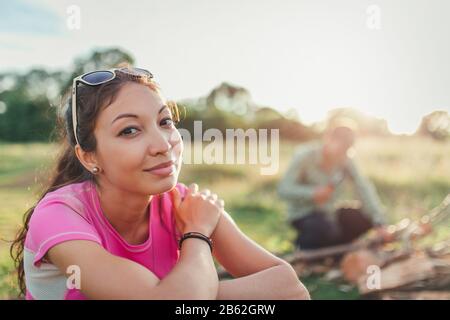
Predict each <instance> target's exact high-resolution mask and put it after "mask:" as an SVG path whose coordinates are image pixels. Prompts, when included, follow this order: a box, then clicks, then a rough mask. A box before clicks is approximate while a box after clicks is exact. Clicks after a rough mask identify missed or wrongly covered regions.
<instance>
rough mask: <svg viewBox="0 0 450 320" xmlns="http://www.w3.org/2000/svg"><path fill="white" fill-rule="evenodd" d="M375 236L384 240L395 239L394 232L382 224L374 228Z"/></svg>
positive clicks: (390, 240)
mask: <svg viewBox="0 0 450 320" xmlns="http://www.w3.org/2000/svg"><path fill="white" fill-rule="evenodd" d="M374 232H375V237H376V238H377V239H380V240H383V242H385V243H386V242H392V241H393V240H394V233H393V232H391V231H389V229H388V227H387V226H384V225H381V226H377V227H376V228H375V229H374Z"/></svg>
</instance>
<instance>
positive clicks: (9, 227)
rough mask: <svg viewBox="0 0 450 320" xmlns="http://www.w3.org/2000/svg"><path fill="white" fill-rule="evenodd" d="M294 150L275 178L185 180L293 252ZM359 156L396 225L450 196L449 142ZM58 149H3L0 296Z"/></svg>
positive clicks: (318, 290)
mask: <svg viewBox="0 0 450 320" xmlns="http://www.w3.org/2000/svg"><path fill="white" fill-rule="evenodd" d="M294 148H295V146H294V145H292V144H288V143H284V144H282V145H281V146H280V158H279V160H280V170H279V173H278V174H276V175H272V176H262V175H260V171H259V167H258V166H252V165H206V164H202V165H185V166H184V168H183V170H182V174H181V177H180V181H181V182H184V183H186V184H189V183H191V182H196V183H198V184H199V185H200V186H201V187H208V188H210V189H211V190H213V191H214V192H216V193H218V194H219V195H220V196H221V197H223V198H224V200H225V203H226V208H227V211H228V212H229V213H230V214H231V215H232V216H233V217H234V219H235V220H236V222H237V224H238V225H239V226H240V228H241V229H242V230H243V231H244V232H245V233H246V234H247V235H249V236H250V237H251V238H252V239H254V240H255V241H257V242H258V243H260V244H261V245H263V246H264V247H265V248H267V249H269V250H271V251H274V252H289V251H291V250H292V249H293V247H292V245H291V241H292V239H293V237H294V232H293V230H291V229H290V228H289V226H288V225H287V224H286V223H285V220H284V219H285V204H284V203H283V202H282V201H280V200H279V199H278V197H277V195H276V185H277V182H278V180H279V178H280V176H281V175H282V173H283V172H284V171H285V169H286V167H287V165H288V164H289V161H290V156H291V155H292V152H293V150H294ZM356 151H357V152H356V154H357V157H356V160H357V163H358V164H359V166H360V167H361V169H362V171H363V172H364V173H365V174H367V176H368V177H369V178H371V179H372V181H373V182H374V184H375V186H376V188H377V190H378V192H379V194H380V197H381V200H382V202H383V204H384V205H385V207H386V209H387V212H388V220H389V221H390V222H396V221H398V220H399V219H401V218H404V217H409V218H417V217H420V216H421V215H423V214H424V213H426V212H427V211H428V210H430V209H431V208H433V207H434V206H436V205H438V204H439V203H440V201H442V200H443V198H444V197H445V196H446V194H447V193H449V192H450V142H446V143H439V142H436V141H432V140H428V139H425V138H418V137H389V138H366V139H360V140H359V142H358V144H357V145H356ZM55 152H56V148H55V146H54V145H50V144H0V237H1V239H2V241H0V299H7V298H10V297H13V296H14V295H15V294H16V287H15V286H14V282H13V280H14V279H13V274H12V262H11V260H10V258H9V256H8V247H9V245H8V243H7V240H9V239H12V238H13V235H14V232H15V231H16V230H17V228H18V226H19V225H20V223H21V219H22V215H23V212H24V211H25V210H26V209H27V208H28V207H30V206H31V205H33V204H34V202H35V200H36V197H37V195H38V192H39V191H40V187H39V185H40V181H42V179H45V178H46V172H47V169H48V168H49V167H50V165H51V163H52V160H53V159H54V156H55ZM448 237H450V231H449V228H448V226H440V227H439V228H438V230H436V232H435V233H434V234H433V236H432V237H430V238H427V239H426V240H425V242H427V243H428V242H436V241H440V240H442V239H446V238H448ZM302 280H303V281H304V282H305V284H306V285H307V287H308V288H309V289H310V291H311V293H312V297H313V298H323V299H336V298H341V299H354V298H357V297H358V295H357V293H356V291H355V290H354V289H351V288H350V289H349V288H347V287H344V286H342V285H341V284H337V283H329V282H327V281H324V279H322V278H320V277H310V278H307V279H302Z"/></svg>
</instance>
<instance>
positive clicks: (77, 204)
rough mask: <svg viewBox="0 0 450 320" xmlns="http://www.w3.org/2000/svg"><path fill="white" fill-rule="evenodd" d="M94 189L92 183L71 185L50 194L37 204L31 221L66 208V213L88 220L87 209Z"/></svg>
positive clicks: (85, 182)
mask: <svg viewBox="0 0 450 320" xmlns="http://www.w3.org/2000/svg"><path fill="white" fill-rule="evenodd" d="M92 188H95V187H94V186H93V184H92V183H91V182H90V181H83V182H79V183H71V184H68V185H64V186H61V187H59V188H58V189H56V190H53V191H51V192H48V193H47V194H46V195H45V196H44V197H43V198H42V199H41V200H40V201H39V202H38V203H37V204H36V207H35V209H34V212H33V214H32V217H31V219H36V217H37V216H41V215H50V214H49V212H52V211H55V210H58V211H61V208H64V209H65V210H64V211H66V212H70V213H74V214H77V215H79V216H81V217H83V218H84V219H86V220H88V215H87V210H86V207H87V206H89V205H90V203H91V201H90V200H89V199H90V195H91V193H92Z"/></svg>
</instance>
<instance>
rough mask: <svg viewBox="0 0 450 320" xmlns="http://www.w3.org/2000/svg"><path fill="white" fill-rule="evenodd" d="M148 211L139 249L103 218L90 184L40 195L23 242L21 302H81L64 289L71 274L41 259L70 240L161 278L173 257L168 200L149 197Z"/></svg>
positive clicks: (73, 291) (75, 292) (176, 255)
mask: <svg viewBox="0 0 450 320" xmlns="http://www.w3.org/2000/svg"><path fill="white" fill-rule="evenodd" d="M176 187H177V188H178V190H179V191H180V193H181V195H182V196H183V195H184V193H185V190H186V186H184V185H183V184H181V183H179V184H177V186H176ZM149 210H150V213H149V216H150V219H149V237H148V239H147V240H146V241H145V242H144V243H142V244H138V245H132V244H129V243H127V242H126V241H125V240H124V239H123V238H122V237H121V236H120V234H119V233H118V232H117V231H116V230H115V229H114V227H113V226H112V225H111V224H110V223H109V221H108V220H107V219H106V217H105V216H104V214H103V212H102V210H101V207H100V201H99V197H98V193H97V189H96V188H95V186H94V184H93V182H91V181H84V182H81V183H74V184H70V185H67V186H64V187H61V188H59V189H57V190H55V191H53V192H49V193H48V194H46V195H45V197H44V198H43V199H42V200H41V201H40V202H39V203H38V204H37V206H36V208H35V209H34V212H33V214H32V216H31V219H30V222H29V229H28V233H27V236H26V240H25V249H24V270H25V282H26V288H27V292H26V299H86V298H85V297H84V296H83V294H82V293H81V291H80V290H77V289H68V286H67V284H66V283H67V276H69V275H71V274H73V272H74V271H68V273H67V274H66V275H65V274H63V273H62V272H61V271H60V270H59V269H58V268H56V266H55V265H53V264H50V263H48V262H46V261H45V260H43V257H44V256H45V254H46V253H47V251H48V250H49V249H50V248H51V247H52V246H55V245H57V244H58V243H61V242H64V241H70V240H89V241H93V242H97V243H98V244H100V245H101V246H103V247H104V248H105V250H107V251H108V252H110V253H112V254H114V255H116V256H119V257H123V258H126V259H130V260H132V261H135V262H137V263H140V264H141V265H143V266H144V267H146V268H148V269H149V270H150V271H152V272H153V273H154V274H155V275H156V276H157V277H158V278H160V279H162V278H164V277H165V276H166V275H167V274H168V273H169V272H170V271H171V270H172V268H173V267H174V265H175V264H176V263H177V261H178V258H179V250H178V246H177V239H178V238H179V236H180V235H179V234H178V232H177V231H176V228H175V218H174V215H173V213H172V201H171V197H170V195H169V194H168V193H163V194H160V195H155V196H153V198H152V200H151V203H150V206H149ZM163 224H164V225H163ZM81 276H82V272H81Z"/></svg>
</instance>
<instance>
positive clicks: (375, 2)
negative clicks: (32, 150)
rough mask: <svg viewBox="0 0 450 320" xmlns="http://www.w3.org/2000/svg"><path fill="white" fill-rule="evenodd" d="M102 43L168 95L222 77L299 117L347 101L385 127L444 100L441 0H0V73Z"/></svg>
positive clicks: (445, 42)
mask: <svg viewBox="0 0 450 320" xmlns="http://www.w3.org/2000/svg"><path fill="white" fill-rule="evenodd" d="M71 5H75V6H77V7H76V8H77V9H79V10H80V11H79V12H80V15H79V17H80V19H79V21H80V28H79V29H76V28H75V29H74V28H73V24H70V23H72V22H73V21H75V20H74V14H75V15H76V12H74V11H71V10H70V7H71ZM68 9H69V11H68ZM68 22H69V24H68ZM106 47H120V48H122V49H124V50H126V51H128V52H130V53H131V54H132V55H133V56H134V57H135V59H136V66H139V67H143V68H146V69H149V70H151V71H152V73H154V74H155V76H156V79H157V81H158V82H159V83H160V85H161V87H162V88H163V92H164V94H165V95H166V96H167V97H168V98H170V99H176V100H178V99H187V98H196V97H200V96H204V95H206V94H208V92H209V91H210V90H211V89H213V88H214V87H216V86H217V85H219V84H220V83H221V82H223V81H227V82H230V83H232V84H235V85H238V86H243V87H245V88H247V89H248V90H249V91H250V93H251V95H252V98H253V100H254V101H255V102H256V103H257V104H260V105H264V106H270V107H273V108H276V109H278V110H280V111H282V112H286V111H288V110H290V109H295V110H296V111H297V113H298V116H299V118H300V120H302V121H303V122H305V123H313V122H317V121H321V120H323V119H324V118H325V117H326V114H327V112H328V111H329V110H331V109H334V108H341V107H350V108H355V109H358V110H360V111H362V112H364V113H366V114H368V115H371V116H375V117H379V118H384V119H386V120H387V121H388V126H389V129H390V130H391V131H392V132H394V133H412V132H414V131H415V130H416V129H417V127H418V125H419V123H420V120H421V118H422V117H423V116H424V115H425V114H428V113H430V112H432V111H434V110H447V111H449V110H450V1H448V0H427V1H425V0H372V1H366V0H340V1H336V0H309V1H306V0H283V1H280V0H245V1H243V0H226V1H225V0H222V1H217V0H164V1H153V0H147V1H141V0H133V1H123V0H122V1H116V0H108V1H106V0H99V1H88V0H80V1H77V0H12V1H11V0H0V72H2V71H11V70H14V71H26V70H27V69H29V68H31V67H44V68H47V69H49V70H56V69H61V68H62V69H63V68H69V67H70V65H71V63H72V62H73V60H74V58H76V57H79V56H83V55H88V54H89V52H90V51H91V50H92V49H97V48H106Z"/></svg>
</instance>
